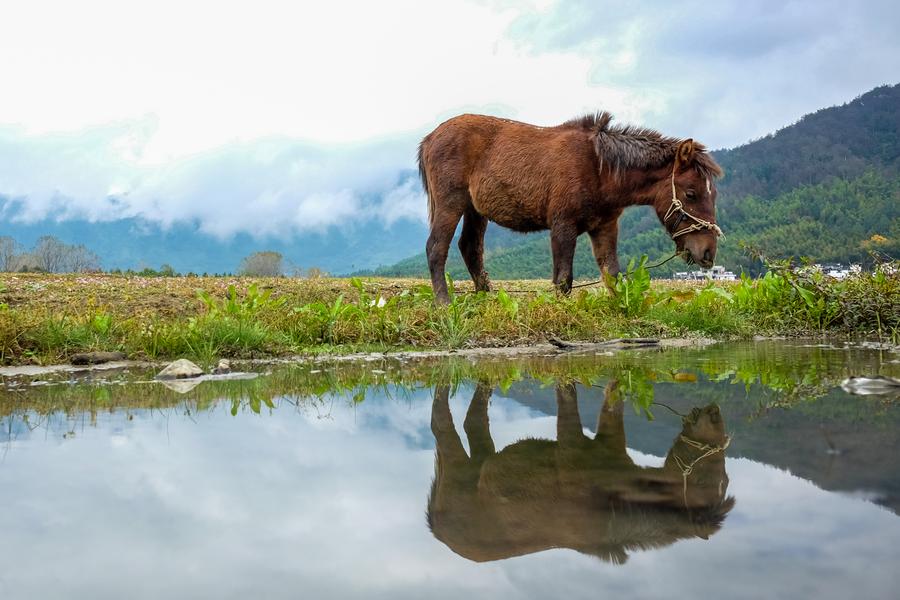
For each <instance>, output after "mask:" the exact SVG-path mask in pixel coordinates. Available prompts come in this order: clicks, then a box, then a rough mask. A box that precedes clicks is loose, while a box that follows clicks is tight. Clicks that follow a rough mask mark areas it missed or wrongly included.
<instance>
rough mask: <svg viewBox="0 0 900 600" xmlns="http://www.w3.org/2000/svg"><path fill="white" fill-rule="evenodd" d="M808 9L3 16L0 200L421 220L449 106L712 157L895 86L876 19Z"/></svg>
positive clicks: (872, 8)
mask: <svg viewBox="0 0 900 600" xmlns="http://www.w3.org/2000/svg"><path fill="white" fill-rule="evenodd" d="M822 6H823V5H820V4H818V3H817V4H804V3H789V4H787V5H783V6H782V4H781V3H771V4H760V5H756V4H752V3H751V4H747V3H738V2H731V3H728V2H726V3H719V4H716V5H715V6H710V5H708V4H707V3H697V4H690V3H688V4H687V5H686V4H679V5H677V6H674V5H671V4H666V3H661V4H659V5H655V6H649V7H642V10H635V9H634V7H632V6H631V5H627V6H626V5H620V4H611V3H594V2H580V1H578V0H566V1H552V0H539V1H535V2H526V3H517V2H509V1H506V0H491V1H484V2H453V3H441V2H415V1H412V0H397V1H392V2H377V3H373V2H362V1H360V2H350V3H325V2H322V3H311V2H310V3H307V2H304V3H297V2H274V1H266V0H261V1H259V2H255V3H253V5H252V7H251V5H249V4H246V3H230V2H221V1H212V0H200V1H196V2H183V1H177V2H176V1H172V0H163V1H160V2H153V3H150V2H146V3H135V2H128V3H123V2H118V1H114V0H85V1H84V2H78V3H71V2H52V1H49V0H33V1H30V2H9V3H4V4H3V5H2V6H0V22H3V23H4V35H3V36H0V56H3V60H2V61H0V81H2V82H3V87H4V92H3V93H2V94H0V198H2V197H4V196H5V197H7V198H10V197H12V198H16V199H17V203H16V205H15V207H12V208H11V207H10V206H7V207H6V214H5V216H6V218H9V217H10V214H12V213H15V214H16V215H18V216H19V217H20V218H23V219H32V220H33V219H39V218H43V217H46V216H48V215H50V216H53V217H55V218H70V217H74V216H84V217H87V218H90V219H112V218H117V217H120V216H129V215H136V214H137V215H141V216H144V217H146V218H148V219H150V220H152V221H157V222H160V223H162V224H168V223H172V222H174V221H178V220H196V221H199V222H200V223H201V227H202V228H203V230H204V231H208V232H211V233H215V234H216V235H220V236H227V235H230V234H232V233H234V232H236V231H246V232H249V233H251V234H254V235H258V236H261V235H269V234H276V235H289V234H290V233H291V232H292V231H296V230H303V229H317V228H321V227H326V226H330V225H333V224H339V223H344V222H347V221H348V220H350V221H352V220H356V219H358V218H359V217H371V216H372V215H373V214H374V215H376V216H377V217H378V218H381V219H383V220H384V222H385V223H392V222H395V221H396V220H398V219H421V218H422V216H423V212H424V201H423V200H422V198H421V193H420V192H419V191H417V186H416V183H415V180H414V179H404V178H403V176H402V175H401V173H402V172H403V171H404V170H405V169H413V168H414V160H413V159H414V153H415V146H416V143H417V141H418V139H419V138H420V137H421V135H423V134H424V133H426V132H427V131H428V130H429V129H431V128H432V127H434V126H435V125H436V124H437V123H438V122H440V121H441V120H443V119H445V118H448V117H450V116H452V115H454V114H458V113H460V112H464V111H477V112H489V113H494V114H499V115H503V116H508V117H514V118H518V119H522V120H525V121H530V122H535V123H539V124H553V123H558V122H561V121H563V120H565V119H566V118H568V117H571V116H573V115H575V114H578V113H580V112H585V111H591V110H595V109H598V108H604V109H607V110H610V111H612V112H613V113H615V114H616V116H617V118H618V119H619V120H620V121H630V122H638V123H643V124H648V125H651V126H656V127H659V128H661V129H663V130H664V131H666V132H668V133H671V134H673V135H685V136H687V135H691V136H695V137H697V138H698V139H700V140H702V141H704V142H706V143H707V144H709V145H712V146H726V145H735V144H739V143H742V142H744V141H746V140H747V139H748V138H750V137H756V136H760V135H762V134H765V133H768V132H770V131H772V130H773V129H774V128H776V127H779V126H783V125H786V124H788V123H790V122H792V121H793V120H795V119H796V118H798V117H799V116H801V115H802V114H803V113H805V112H808V111H811V110H815V109H817V108H820V107H822V106H824V105H828V104H832V103H837V102H841V101H844V100H847V99H849V98H851V97H852V96H854V95H855V94H857V93H860V92H863V91H865V90H866V89H867V88H870V87H873V86H874V85H876V84H879V83H884V82H887V81H890V78H891V77H896V64H897V62H898V61H900V41H898V40H900V38H897V36H896V35H895V29H896V27H893V25H896V22H897V18H898V11H897V9H896V7H895V6H894V4H892V3H889V2H873V3H871V4H870V5H867V7H866V8H865V9H864V8H858V9H854V8H851V7H847V6H844V5H843V4H841V5H835V6H832V7H831V8H823V7H822ZM833 14H840V15H841V18H840V19H833V18H832V17H831V15H833ZM851 49H852V50H851ZM111 199H117V200H115V201H114V200H111Z"/></svg>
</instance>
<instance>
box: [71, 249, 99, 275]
mask: <svg viewBox="0 0 900 600" xmlns="http://www.w3.org/2000/svg"><path fill="white" fill-rule="evenodd" d="M64 245H65V244H64ZM63 266H64V269H65V270H66V271H71V272H73V273H84V272H86V271H99V270H100V257H99V256H97V255H96V254H94V253H93V252H91V251H90V250H88V249H87V248H86V247H85V246H84V245H83V244H78V245H77V246H66V253H65V259H64V261H63Z"/></svg>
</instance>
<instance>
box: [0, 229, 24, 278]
mask: <svg viewBox="0 0 900 600" xmlns="http://www.w3.org/2000/svg"><path fill="white" fill-rule="evenodd" d="M20 254H22V248H21V247H20V246H19V242H17V241H16V240H14V239H13V238H11V237H9V236H6V235H4V236H2V237H0V272H5V273H8V272H10V271H17V270H18V257H19V255H20Z"/></svg>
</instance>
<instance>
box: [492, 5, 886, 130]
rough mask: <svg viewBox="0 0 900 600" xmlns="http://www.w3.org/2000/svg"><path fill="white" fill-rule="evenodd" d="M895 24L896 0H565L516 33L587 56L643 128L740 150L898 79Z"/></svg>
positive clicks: (521, 41)
mask: <svg viewBox="0 0 900 600" xmlns="http://www.w3.org/2000/svg"><path fill="white" fill-rule="evenodd" d="M898 22H900V4H897V3H896V2H893V1H892V0H874V1H872V2H866V3H865V4H864V5H859V6H856V5H854V6H853V7H850V6H848V5H847V3H845V2H838V1H837V0H824V1H822V2H775V1H766V2H741V1H739V0H724V1H722V2H715V3H710V2H701V1H700V0H686V1H685V2H678V3H671V2H661V1H657V2H647V3H642V4H641V8H640V10H636V9H635V7H634V6H633V5H631V4H624V3H609V2H593V1H590V0H568V1H560V2H556V3H554V4H552V5H550V6H549V7H547V8H546V9H544V10H537V11H528V12H523V13H521V14H519V15H518V16H517V17H516V18H515V19H514V20H513V21H512V23H511V24H510V27H509V29H508V31H507V35H508V36H509V37H510V38H511V39H513V40H515V42H516V43H517V44H518V45H519V46H520V47H522V48H524V49H526V50H527V51H529V52H531V53H533V54H537V55H540V54H543V53H546V52H569V53H575V54H578V55H581V56H586V57H590V60H591V75H590V78H591V83H592V84H594V85H607V86H611V87H613V88H617V89H623V90H630V91H631V93H632V95H633V96H634V97H635V98H639V99H642V100H643V102H644V106H645V110H644V111H642V115H641V118H642V120H643V124H646V125H650V126H653V127H658V128H660V129H662V130H664V131H666V132H667V133H671V134H672V135H679V136H695V137H697V138H698V139H700V140H702V141H704V142H705V143H707V144H708V145H711V146H713V147H731V146H735V145H739V144H742V143H745V142H747V141H749V140H751V139H755V138H758V137H761V136H763V135H765V134H768V133H770V132H772V131H773V130H774V129H775V128H778V127H783V126H786V125H789V124H791V123H792V122H794V121H796V120H797V119H798V118H799V117H801V116H802V115H804V114H806V113H809V112H813V111H815V110H818V109H820V108H824V107H827V106H831V105H834V104H841V103H844V102H847V101H849V100H851V99H853V98H854V97H855V96H857V95H859V94H862V93H864V92H866V91H868V90H869V89H871V88H873V87H876V86H878V85H882V84H886V83H896V82H897V81H898V80H897V77H898V71H897V67H896V65H897V61H898V60H900V37H898V36H897V34H896V28H897V23H898ZM598 108H605V107H598ZM622 116H623V117H626V118H627V116H625V115H622Z"/></svg>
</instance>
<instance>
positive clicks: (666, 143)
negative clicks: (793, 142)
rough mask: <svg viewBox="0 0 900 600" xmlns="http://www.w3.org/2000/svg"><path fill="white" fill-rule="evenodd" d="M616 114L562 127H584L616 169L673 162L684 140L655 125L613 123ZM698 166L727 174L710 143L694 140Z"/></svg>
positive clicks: (591, 116)
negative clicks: (657, 128) (662, 131)
mask: <svg viewBox="0 0 900 600" xmlns="http://www.w3.org/2000/svg"><path fill="white" fill-rule="evenodd" d="M612 120H613V116H612V115H611V114H610V113H608V112H606V111H600V112H596V113H593V114H586V115H582V116H580V117H575V118H574V119H569V120H568V121H566V122H565V123H563V124H562V125H560V127H563V128H570V129H583V130H585V131H589V132H591V134H592V136H593V137H594V149H595V151H596V152H597V156H598V157H600V159H601V160H602V161H603V162H605V163H606V164H608V165H610V167H611V168H612V170H613V172H615V173H620V172H621V171H622V170H624V169H648V168H656V167H660V166H662V165H665V164H667V163H671V162H672V161H673V160H674V158H675V151H676V150H677V149H678V145H679V144H681V142H683V141H684V140H682V139H679V138H674V137H669V136H665V135H663V134H661V133H660V132H658V131H656V130H655V129H650V128H648V127H637V126H634V125H613V124H612ZM694 150H695V153H694V166H695V168H696V169H697V171H698V172H699V173H700V174H701V175H703V176H704V177H710V178H717V177H721V176H722V175H723V172H722V168H721V167H720V166H719V165H718V164H717V163H716V161H715V159H713V157H712V156H711V155H710V154H709V153H708V152H707V150H706V146H704V145H703V144H700V143H698V142H696V141H695V142H694Z"/></svg>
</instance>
